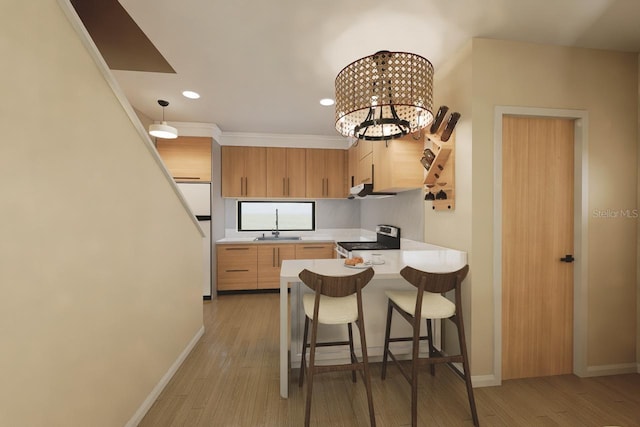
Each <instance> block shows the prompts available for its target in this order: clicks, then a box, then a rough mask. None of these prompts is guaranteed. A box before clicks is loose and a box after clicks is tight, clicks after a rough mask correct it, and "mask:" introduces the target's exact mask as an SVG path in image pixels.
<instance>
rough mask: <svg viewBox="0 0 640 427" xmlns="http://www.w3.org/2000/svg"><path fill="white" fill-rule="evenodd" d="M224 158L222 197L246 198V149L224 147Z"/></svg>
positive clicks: (222, 155)
mask: <svg viewBox="0 0 640 427" xmlns="http://www.w3.org/2000/svg"><path fill="white" fill-rule="evenodd" d="M221 158H222V162H221V163H222V165H221V170H222V179H221V181H222V197H243V196H244V147H233V146H228V145H223V146H222V150H221Z"/></svg>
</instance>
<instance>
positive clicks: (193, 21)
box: [114, 0, 640, 136]
mask: <svg viewBox="0 0 640 427" xmlns="http://www.w3.org/2000/svg"><path fill="white" fill-rule="evenodd" d="M119 1H120V3H121V4H122V6H123V7H124V8H125V9H126V10H127V12H128V13H129V14H130V15H131V17H132V18H133V19H134V20H135V21H136V23H137V24H138V25H139V26H140V28H141V29H142V30H143V31H144V32H145V33H146V35H147V36H148V37H149V38H150V39H151V41H152V42H153V43H154V45H155V46H156V48H157V49H158V50H159V51H160V52H161V53H162V54H163V55H164V57H165V58H166V59H167V61H168V62H169V63H170V64H171V66H173V68H174V69H175V70H176V74H165V73H149V72H137V71H114V74H115V76H116V79H117V80H118V82H119V83H120V85H121V86H122V88H123V90H124V92H125V94H126V95H127V97H128V98H129V100H130V102H131V104H132V105H133V106H134V107H135V108H136V109H138V110H139V111H141V112H142V113H144V114H145V115H147V116H149V117H150V118H152V119H154V120H160V119H161V116H162V110H161V108H160V107H159V106H158V104H157V99H166V100H168V101H169V102H170V105H169V107H167V108H166V110H165V118H166V120H168V121H181V122H203V123H215V124H217V125H218V126H219V127H220V129H221V130H222V131H223V132H256V133H282V134H307V135H330V136H337V132H336V131H335V128H334V117H333V115H334V109H333V107H322V106H320V104H319V103H318V101H319V100H320V98H324V97H331V98H332V97H333V96H334V86H333V84H334V79H335V77H336V75H337V73H338V72H339V71H340V70H341V69H342V68H343V67H344V66H346V65H348V64H349V63H350V62H352V61H354V60H356V59H358V58H361V57H363V56H367V55H370V54H373V53H375V52H377V51H379V50H398V51H407V52H412V53H417V54H419V55H422V56H424V57H426V58H428V59H429V60H431V62H432V63H433V64H434V67H435V72H436V76H437V73H438V68H439V67H440V66H442V65H443V64H444V63H445V62H446V60H447V57H448V55H449V54H450V53H452V52H456V51H457V50H458V49H459V48H460V47H461V46H463V45H464V44H465V43H466V42H468V41H469V40H470V38H472V37H487V38H497V39H510V40H519V41H528V42H535V43H543V44H556V45H566V46H580V47H589V48H597V49H611V50H621V51H631V52H640V1H639V0H393V1H389V0H386V1H383V0H368V1H364V0H262V1H260V0H234V1H223V0H182V1H175V0H119ZM185 89H190V90H195V91H197V92H199V93H200V94H201V95H202V97H201V98H200V99H198V100H189V99H186V98H184V97H183V96H182V95H181V93H182V91H183V90H185ZM434 90H435V92H436V96H437V90H438V88H437V87H435V89H434Z"/></svg>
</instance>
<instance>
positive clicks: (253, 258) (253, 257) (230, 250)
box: [216, 245, 258, 291]
mask: <svg viewBox="0 0 640 427" xmlns="http://www.w3.org/2000/svg"><path fill="white" fill-rule="evenodd" d="M216 249H217V250H216V254H217V255H216V259H217V261H218V290H219V291H235V290H244V289H257V288H258V274H257V273H258V247H257V245H217V246H216Z"/></svg>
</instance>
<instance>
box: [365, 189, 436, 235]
mask: <svg viewBox="0 0 640 427" xmlns="http://www.w3.org/2000/svg"><path fill="white" fill-rule="evenodd" d="M424 209H425V207H424V196H423V195H422V190H420V189H418V190H411V191H404V192H402V193H398V195H396V196H394V197H386V198H384V199H362V200H360V228H364V229H365V230H371V231H375V229H376V225H378V224H390V225H395V226H397V227H400V229H401V236H402V237H403V238H405V239H411V240H416V241H418V242H422V241H424Z"/></svg>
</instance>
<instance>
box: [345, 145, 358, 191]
mask: <svg viewBox="0 0 640 427" xmlns="http://www.w3.org/2000/svg"><path fill="white" fill-rule="evenodd" d="M359 161H360V159H359V158H358V146H356V145H352V146H351V148H349V150H347V186H348V187H353V186H354V185H356V184H358V182H359V181H358V163H359Z"/></svg>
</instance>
